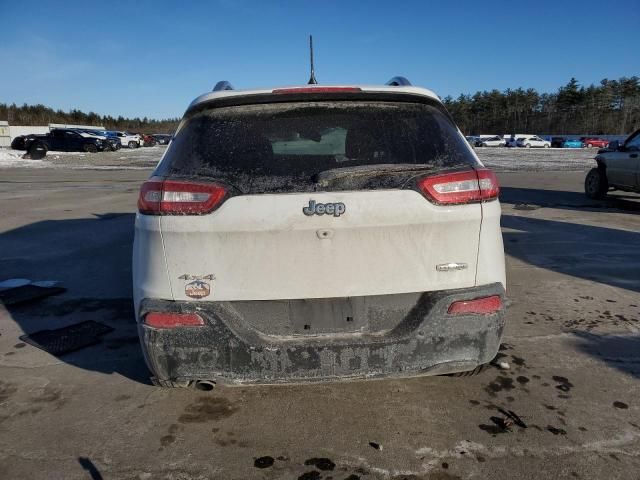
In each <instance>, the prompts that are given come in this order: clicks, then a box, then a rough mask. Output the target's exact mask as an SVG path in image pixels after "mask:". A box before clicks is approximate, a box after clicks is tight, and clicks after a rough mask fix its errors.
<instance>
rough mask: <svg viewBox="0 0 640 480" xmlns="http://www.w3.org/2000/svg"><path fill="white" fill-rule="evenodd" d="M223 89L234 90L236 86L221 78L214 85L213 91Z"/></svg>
mask: <svg viewBox="0 0 640 480" xmlns="http://www.w3.org/2000/svg"><path fill="white" fill-rule="evenodd" d="M223 90H234V88H233V86H232V85H231V84H230V83H229V82H227V81H226V80H220V81H219V82H218V83H216V86H215V87H213V91H214V92H221V91H223Z"/></svg>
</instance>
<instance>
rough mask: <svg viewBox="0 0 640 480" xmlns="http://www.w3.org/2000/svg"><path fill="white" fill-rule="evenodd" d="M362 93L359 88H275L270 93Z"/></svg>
mask: <svg viewBox="0 0 640 480" xmlns="http://www.w3.org/2000/svg"><path fill="white" fill-rule="evenodd" d="M358 92H362V89H361V88H359V87H293V88H277V89H275V90H273V91H272V92H271V93H275V94H286V93H358Z"/></svg>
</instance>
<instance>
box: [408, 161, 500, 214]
mask: <svg viewBox="0 0 640 480" xmlns="http://www.w3.org/2000/svg"><path fill="white" fill-rule="evenodd" d="M417 186H418V189H419V190H420V191H421V192H422V193H423V194H424V195H425V196H426V197H427V198H428V199H429V200H431V201H433V202H434V203H437V204H440V205H456V204H464V203H477V202H486V201H489V200H493V199H495V198H498V194H499V193H500V187H499V186H498V179H497V178H496V175H495V173H493V172H492V171H491V170H487V169H481V170H468V171H465V172H454V173H445V174H442V175H432V176H428V177H423V178H421V179H420V180H418V182H417Z"/></svg>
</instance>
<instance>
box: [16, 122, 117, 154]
mask: <svg viewBox="0 0 640 480" xmlns="http://www.w3.org/2000/svg"><path fill="white" fill-rule="evenodd" d="M107 148H109V146H108V143H107V142H106V141H105V140H103V139H101V138H99V137H97V136H94V135H82V134H81V132H78V131H76V130H73V129H65V128H56V129H53V130H51V131H50V132H49V133H47V134H44V135H30V136H28V137H27V138H26V140H25V149H26V150H27V152H29V153H30V154H32V158H34V154H35V153H36V152H42V151H43V150H44V152H45V153H46V152H47V151H49V150H54V151H58V152H92V153H93V152H101V151H103V150H105V149H107ZM38 156H39V155H38Z"/></svg>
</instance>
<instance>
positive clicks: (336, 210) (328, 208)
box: [302, 200, 347, 217]
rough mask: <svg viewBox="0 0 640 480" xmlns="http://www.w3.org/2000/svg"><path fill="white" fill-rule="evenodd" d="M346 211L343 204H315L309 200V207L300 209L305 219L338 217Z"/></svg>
mask: <svg viewBox="0 0 640 480" xmlns="http://www.w3.org/2000/svg"><path fill="white" fill-rule="evenodd" d="M346 210H347V207H346V206H345V204H344V203H342V202H338V203H316V201H315V200H309V205H307V206H306V207H302V213H304V214H305V215H306V216H307V217H310V216H311V215H324V214H325V213H326V214H327V215H333V216H334V217H339V216H340V215H342V214H343V213H344V212H345V211H346Z"/></svg>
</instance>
